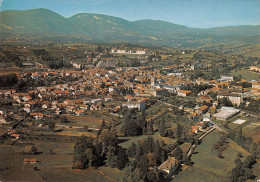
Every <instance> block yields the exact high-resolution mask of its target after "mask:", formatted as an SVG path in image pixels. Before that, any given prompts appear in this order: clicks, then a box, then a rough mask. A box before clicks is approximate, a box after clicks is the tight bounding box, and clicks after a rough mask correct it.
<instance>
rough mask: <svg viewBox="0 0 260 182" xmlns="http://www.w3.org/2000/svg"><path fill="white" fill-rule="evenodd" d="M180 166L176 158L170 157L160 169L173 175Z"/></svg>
mask: <svg viewBox="0 0 260 182" xmlns="http://www.w3.org/2000/svg"><path fill="white" fill-rule="evenodd" d="M179 166H180V162H179V161H178V160H177V159H175V157H168V159H167V160H166V161H164V162H163V163H162V164H161V165H160V166H159V167H158V169H160V170H163V171H165V172H167V173H168V174H170V175H172V174H173V173H174V172H175V171H176V170H177V169H178V167H179Z"/></svg>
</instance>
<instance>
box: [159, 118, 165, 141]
mask: <svg viewBox="0 0 260 182" xmlns="http://www.w3.org/2000/svg"><path fill="white" fill-rule="evenodd" d="M159 134H160V135H161V136H162V137H165V136H166V135H165V119H164V117H163V119H162V121H161V122H160V126H159Z"/></svg>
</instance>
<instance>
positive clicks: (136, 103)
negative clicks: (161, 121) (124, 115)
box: [122, 101, 146, 111]
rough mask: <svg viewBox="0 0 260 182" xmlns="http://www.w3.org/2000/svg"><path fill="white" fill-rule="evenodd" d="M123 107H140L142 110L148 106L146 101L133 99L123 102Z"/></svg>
mask: <svg viewBox="0 0 260 182" xmlns="http://www.w3.org/2000/svg"><path fill="white" fill-rule="evenodd" d="M122 107H127V108H128V109H138V110H139V111H142V110H143V109H145V107H146V103H145V101H131V102H128V103H124V104H122Z"/></svg>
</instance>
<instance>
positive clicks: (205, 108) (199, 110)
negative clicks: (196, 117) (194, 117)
mask: <svg viewBox="0 0 260 182" xmlns="http://www.w3.org/2000/svg"><path fill="white" fill-rule="evenodd" d="M208 109H209V107H208V106H206V105H203V106H201V107H199V108H198V109H197V110H196V112H197V113H198V114H200V115H201V114H205V113H206V112H207V111H208Z"/></svg>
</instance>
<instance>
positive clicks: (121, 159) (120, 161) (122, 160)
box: [116, 148, 129, 169]
mask: <svg viewBox="0 0 260 182" xmlns="http://www.w3.org/2000/svg"><path fill="white" fill-rule="evenodd" d="M128 161H129V159H128V157H127V155H126V149H124V148H120V149H119V151H118V154H117V163H116V166H117V168H118V169H124V168H125V165H126V164H127V163H128Z"/></svg>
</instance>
